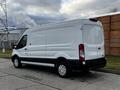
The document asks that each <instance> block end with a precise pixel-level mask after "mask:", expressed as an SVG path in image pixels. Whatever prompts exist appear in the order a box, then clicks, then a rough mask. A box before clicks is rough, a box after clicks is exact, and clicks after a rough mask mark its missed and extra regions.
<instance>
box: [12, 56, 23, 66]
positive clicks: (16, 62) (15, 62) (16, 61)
mask: <svg viewBox="0 0 120 90" xmlns="http://www.w3.org/2000/svg"><path fill="white" fill-rule="evenodd" d="M13 65H14V67H15V68H21V67H22V64H21V61H20V59H19V58H18V57H15V58H14V59H13Z"/></svg>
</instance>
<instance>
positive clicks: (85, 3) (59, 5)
mask: <svg viewBox="0 0 120 90" xmlns="http://www.w3.org/2000/svg"><path fill="white" fill-rule="evenodd" d="M0 1H1V2H2V1H4V0H0ZM119 6H120V0H7V8H8V9H7V10H8V15H9V17H12V16H16V18H17V20H20V21H21V22H22V20H23V19H25V18H27V19H25V20H26V21H28V20H30V19H31V17H32V16H34V17H39V18H48V17H49V18H67V19H71V18H76V17H77V18H87V17H92V16H95V15H100V14H105V13H109V12H110V11H114V9H115V8H118V9H119ZM29 16H31V17H29ZM15 20H16V19H15ZM15 20H14V21H15ZM31 23H35V22H34V20H31Z"/></svg>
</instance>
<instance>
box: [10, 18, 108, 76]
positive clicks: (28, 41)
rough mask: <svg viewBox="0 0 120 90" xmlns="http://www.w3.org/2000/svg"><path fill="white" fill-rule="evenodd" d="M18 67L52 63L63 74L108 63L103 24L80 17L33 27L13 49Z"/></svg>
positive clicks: (50, 64)
mask: <svg viewBox="0 0 120 90" xmlns="http://www.w3.org/2000/svg"><path fill="white" fill-rule="evenodd" d="M12 62H13V65H14V66H15V67H16V68H19V67H21V66H22V64H31V65H41V66H49V67H54V68H56V69H57V72H58V74H59V75H60V76H61V77H66V76H68V75H69V74H70V72H71V71H72V70H90V69H96V68H102V67H104V66H105V65H106V59H105V51H104V35H103V27H102V24H101V23H100V21H98V20H96V19H77V20H70V21H64V22H59V23H53V24H45V25H41V26H38V27H33V28H31V29H29V30H27V31H25V32H24V34H23V35H22V37H21V39H20V40H19V42H18V44H17V45H16V47H15V48H14V49H13V52H12Z"/></svg>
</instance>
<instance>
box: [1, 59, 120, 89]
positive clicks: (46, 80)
mask: <svg viewBox="0 0 120 90" xmlns="http://www.w3.org/2000/svg"><path fill="white" fill-rule="evenodd" d="M0 90H120V75H117V74H111V73H103V72H96V71H90V73H87V74H84V73H81V72H76V73H74V74H73V75H72V76H71V77H70V78H60V77H59V76H58V75H57V74H56V73H55V72H54V69H52V68H49V67H39V66H24V67H23V68H21V69H16V68H14V67H13V64H12V62H11V60H10V59H1V58H0Z"/></svg>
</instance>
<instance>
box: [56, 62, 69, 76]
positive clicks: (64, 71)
mask: <svg viewBox="0 0 120 90" xmlns="http://www.w3.org/2000/svg"><path fill="white" fill-rule="evenodd" d="M57 73H58V75H59V76H60V77H62V78H66V77H68V76H70V68H69V67H68V65H67V64H66V63H63V62H62V63H60V64H58V66H57Z"/></svg>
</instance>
